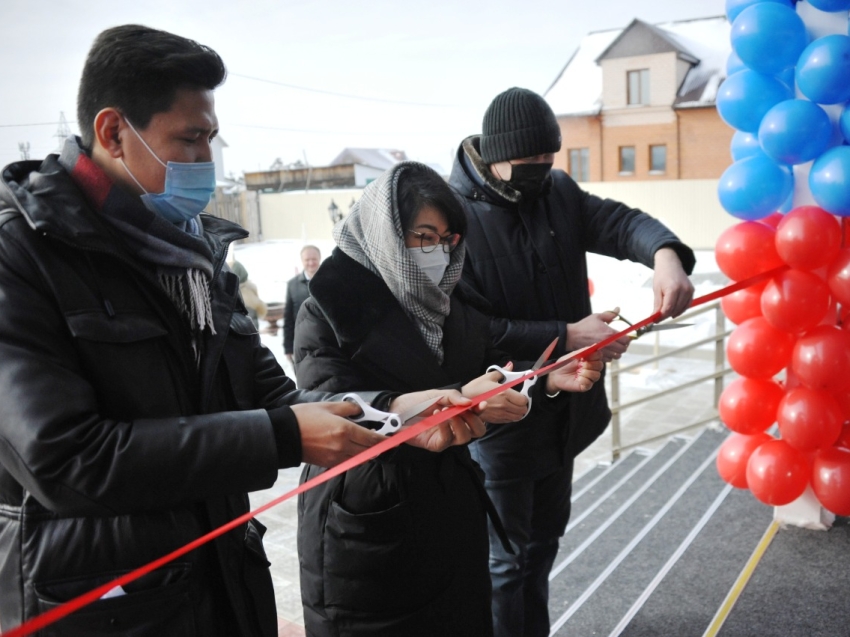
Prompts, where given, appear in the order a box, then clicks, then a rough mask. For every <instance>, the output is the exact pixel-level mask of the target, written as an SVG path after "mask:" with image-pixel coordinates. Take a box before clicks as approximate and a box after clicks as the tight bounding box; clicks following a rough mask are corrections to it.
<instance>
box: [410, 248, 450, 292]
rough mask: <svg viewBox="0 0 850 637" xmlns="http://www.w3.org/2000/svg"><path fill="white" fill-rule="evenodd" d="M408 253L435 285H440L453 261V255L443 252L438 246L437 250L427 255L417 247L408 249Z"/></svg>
mask: <svg viewBox="0 0 850 637" xmlns="http://www.w3.org/2000/svg"><path fill="white" fill-rule="evenodd" d="M407 253H408V254H409V255H410V256H411V257H412V258H413V260H414V261H416V265H418V266H419V269H420V270H422V272H423V273H425V276H427V277H428V278H429V279H431V281H432V282H433V283H434V285H439V284H440V281H442V280H443V274H445V272H446V268H447V267H449V262H450V261H451V256H452V255H451V254H450V253H448V252H443V248H442V246H438V247H437V248H436V249H435V250H433V251H431V252H427V253H426V252H422V248H420V247H419V246H417V247H415V248H408V249H407Z"/></svg>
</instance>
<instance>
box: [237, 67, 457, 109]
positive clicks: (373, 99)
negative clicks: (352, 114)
mask: <svg viewBox="0 0 850 637" xmlns="http://www.w3.org/2000/svg"><path fill="white" fill-rule="evenodd" d="M228 75H231V76H233V77H241V78H243V79H245V80H253V81H254V82H264V83H265V84H274V85H276V86H284V87H286V88H291V89H295V90H297V91H307V92H309V93H319V94H320V95H332V96H334V97H345V98H347V99H352V100H363V101H365V102H382V103H384V104H403V105H405V106H426V107H429V108H465V107H464V106H461V105H460V104H434V103H428V102H409V101H406V100H393V99H388V98H384V97H369V96H366V95H354V94H352V93H337V92H336V91H328V90H325V89H320V88H312V87H310V86H299V85H297V84H288V83H286V82H278V81H276V80H267V79H265V78H262V77H253V76H251V75H243V74H242V73H232V72H229V73H228Z"/></svg>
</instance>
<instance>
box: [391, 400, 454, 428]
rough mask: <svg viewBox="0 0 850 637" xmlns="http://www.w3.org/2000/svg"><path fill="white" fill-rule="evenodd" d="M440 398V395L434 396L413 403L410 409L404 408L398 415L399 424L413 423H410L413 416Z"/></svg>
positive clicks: (431, 405) (434, 403)
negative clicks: (415, 403)
mask: <svg viewBox="0 0 850 637" xmlns="http://www.w3.org/2000/svg"><path fill="white" fill-rule="evenodd" d="M442 399H443V397H442V396H436V397H434V398H429V399H428V400H425V401H422V402H421V403H419V404H418V405H414V406H413V407H411V408H410V409H407V410H405V412H404V413H402V414H399V415H398V417H399V418H401V424H402V425H407V424H413V423H410V421H411V420H413V419H414V418H416V417H417V416H419V414H421V413H422V412H423V411H425V410H426V409H428V408H429V407H433V406H434V405H436V404H437V403H438V402H440V401H441V400H442ZM429 415H430V414H429ZM423 417H424V416H423Z"/></svg>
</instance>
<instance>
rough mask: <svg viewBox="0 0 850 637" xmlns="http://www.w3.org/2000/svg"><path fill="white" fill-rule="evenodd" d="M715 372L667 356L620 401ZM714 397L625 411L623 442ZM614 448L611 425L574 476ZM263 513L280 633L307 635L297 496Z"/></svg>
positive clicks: (668, 424)
mask: <svg viewBox="0 0 850 637" xmlns="http://www.w3.org/2000/svg"><path fill="white" fill-rule="evenodd" d="M262 339H263V342H264V343H265V344H266V346H267V347H269V349H271V351H272V352H273V353H274V354H275V356H276V357H277V358H278V360H280V361H283V362H284V369H286V370H287V373H289V374H292V369H291V367H289V366H288V363H286V361H285V360H284V357H283V348H282V334H281V332H280V331H278V332H277V333H275V334H272V333H268V332H267V333H264V334H263V335H262ZM643 352H644V353H643V354H642V353H641V351H640V348H637V347H632V349H631V350H630V351H629V352H628V353H627V354H626V355H625V356H624V357H623V359H621V365H622V366H623V367H626V366H628V365H631V364H632V363H635V362H638V361H639V360H641V359H642V358H645V357H646V356H647V355H648V354H649V352H648V351H647V350H646V348H644V350H643ZM713 371H714V361H713V358H711V359H709V358H708V357H704V358H668V359H665V360H662V361H660V362H659V363H658V364H657V366H655V367H653V366H647V367H644V368H641V369H639V370H636V371H635V372H631V373H630V372H626V373H623V374H622V375H621V397H622V398H621V401H622V402H624V403H625V402H628V401H631V400H634V399H636V398H639V397H642V396H644V395H647V394H649V393H655V392H657V391H659V390H660V389H664V388H667V387H671V386H674V385H678V384H681V383H683V382H685V381H688V380H691V379H695V378H698V377H700V376H704V375H707V374H710V373H711V372H713ZM293 377H294V376H293ZM609 385H610V381H609ZM609 395H610V387H609ZM713 396H714V390H713V383H712V382H711V381H707V382H704V383H701V384H699V385H696V386H694V387H691V388H688V389H686V390H682V391H680V392H676V393H673V394H671V395H669V396H667V397H665V398H662V399H658V400H655V401H650V402H648V403H644V404H643V405H640V406H636V407H633V408H630V409H627V410H624V411H623V414H622V425H621V427H622V443H623V444H629V443H631V442H634V441H636V440H641V439H645V438H650V437H652V436H655V435H659V434H663V433H665V432H667V431H669V430H671V429H675V428H676V427H680V426H683V425H687V424H690V423H693V422H698V421H700V420H702V419H704V418H708V417H710V416H711V415H712V414H713V412H714V410H713V406H712V403H713ZM662 444H663V441H661V442H658V443H655V444H654V445H647V446H650V447H656V446H660V445H662ZM610 449H611V435H610V428H609V430H608V431H606V432H605V433H604V434H603V435H602V436H601V437H600V438H599V439H598V440H597V441H596V442H595V443H594V444H592V445H591V446H590V447H589V448H588V449H587V450H585V452H584V453H582V454H581V455H580V456H579V457H578V458H577V459H576V468H575V475H577V476H578V475H581V474H582V473H583V472H585V471H587V470H589V469H591V468H592V467H593V466H595V465H596V464H598V463H608V462H610V461H611V451H610ZM300 473H301V469H300V468H293V469H284V470H282V471H281V472H280V475H279V478H278V481H277V482H276V483H275V485H274V486H273V487H272V488H271V489H268V490H267V491H261V492H257V493H253V494H251V505H252V507H254V508H256V507H258V506H260V505H262V504H264V503H266V502H269V501H270V500H273V499H274V498H276V497H278V496H280V495H282V494H284V493H286V492H287V491H289V490H291V489H293V488H294V487H295V486H297V484H298V478H299V476H300ZM258 517H259V519H260V521H261V522H262V523H263V524H265V525H266V526H267V527H268V529H269V530H268V532H267V533H266V536H265V540H264V541H265V546H266V552H267V554H268V557H269V561H271V563H272V579H273V581H274V587H275V595H276V598H277V611H278V617H279V627H280V637H300V636H303V635H304V628H303V624H304V619H303V615H302V611H301V595H300V590H299V583H298V554H297V550H296V538H295V535H296V523H297V510H296V503H295V499H292V500H289V501H286V502H283V503H281V504H279V505H277V506H276V507H274V508H272V509H270V510H269V511H267V512H265V513H262V514H261V515H260V516H258Z"/></svg>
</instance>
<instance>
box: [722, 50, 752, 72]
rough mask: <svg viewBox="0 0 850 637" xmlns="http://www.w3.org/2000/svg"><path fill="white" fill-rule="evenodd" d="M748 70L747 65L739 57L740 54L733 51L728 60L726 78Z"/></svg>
mask: <svg viewBox="0 0 850 637" xmlns="http://www.w3.org/2000/svg"><path fill="white" fill-rule="evenodd" d="M745 68H747V65H746V64H744V63H743V62H742V61H741V58H739V57H738V54H737V53H735V52H734V51H732V52H731V53H730V54H729V57H728V58H726V76H727V77H728V76H730V75H733V74H735V73H737V72H738V71H743V70H744V69H745Z"/></svg>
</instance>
